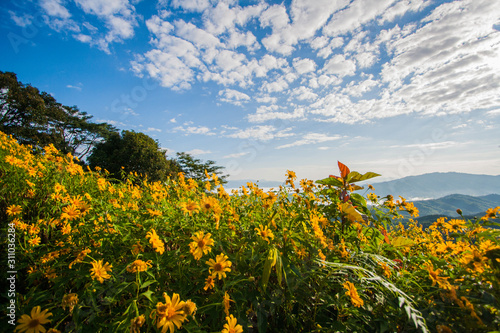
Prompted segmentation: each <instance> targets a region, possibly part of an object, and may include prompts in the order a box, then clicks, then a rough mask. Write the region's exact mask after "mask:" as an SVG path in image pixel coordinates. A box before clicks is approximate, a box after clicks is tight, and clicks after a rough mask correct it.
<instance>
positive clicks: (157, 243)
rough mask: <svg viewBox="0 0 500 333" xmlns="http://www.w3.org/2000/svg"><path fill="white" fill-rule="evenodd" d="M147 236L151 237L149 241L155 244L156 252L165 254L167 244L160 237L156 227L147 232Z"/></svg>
mask: <svg viewBox="0 0 500 333" xmlns="http://www.w3.org/2000/svg"><path fill="white" fill-rule="evenodd" d="M146 238H149V243H151V244H152V245H153V248H154V249H155V251H156V252H158V253H159V254H163V252H165V244H164V243H163V241H162V240H161V239H160V237H158V235H157V234H156V231H155V230H154V229H151V231H148V233H147V234H146Z"/></svg>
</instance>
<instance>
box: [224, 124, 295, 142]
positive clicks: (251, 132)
mask: <svg viewBox="0 0 500 333" xmlns="http://www.w3.org/2000/svg"><path fill="white" fill-rule="evenodd" d="M291 130H292V128H286V129H284V130H281V131H277V129H276V127H274V126H272V125H264V126H254V127H249V128H247V129H244V130H241V129H240V130H238V131H237V132H235V133H232V134H229V135H227V137H229V138H235V139H254V140H261V141H269V140H271V139H275V138H283V137H287V136H293V134H291V133H288V132H290V131H291Z"/></svg>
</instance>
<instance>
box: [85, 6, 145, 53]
mask: <svg viewBox="0 0 500 333" xmlns="http://www.w3.org/2000/svg"><path fill="white" fill-rule="evenodd" d="M75 3H76V4H77V5H78V6H79V7H80V8H81V9H82V10H83V11H84V12H85V13H86V14H90V15H95V16H97V17H98V18H100V19H101V20H103V21H104V23H105V25H106V27H107V28H108V32H107V34H106V35H105V36H104V37H97V36H96V37H95V42H94V44H95V45H97V46H98V47H99V48H100V49H101V50H103V51H105V52H108V53H109V52H110V51H109V44H110V43H115V42H122V41H123V40H124V39H130V38H132V37H133V36H134V28H135V27H137V26H138V23H137V18H136V13H135V8H134V6H133V5H132V4H130V3H129V1H128V0H75Z"/></svg>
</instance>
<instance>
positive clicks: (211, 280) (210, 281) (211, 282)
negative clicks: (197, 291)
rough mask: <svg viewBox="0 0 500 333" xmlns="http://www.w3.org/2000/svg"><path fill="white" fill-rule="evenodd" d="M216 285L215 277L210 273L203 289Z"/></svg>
mask: <svg viewBox="0 0 500 333" xmlns="http://www.w3.org/2000/svg"><path fill="white" fill-rule="evenodd" d="M213 287H214V277H213V276H212V275H209V276H208V277H207V279H206V280H205V287H203V289H205V290H207V289H212V288H213Z"/></svg>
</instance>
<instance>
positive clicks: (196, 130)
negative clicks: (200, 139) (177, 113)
mask: <svg viewBox="0 0 500 333" xmlns="http://www.w3.org/2000/svg"><path fill="white" fill-rule="evenodd" d="M187 124H189V123H187ZM187 124H186V123H184V126H187V127H182V126H177V127H175V128H174V129H173V131H174V132H184V133H185V134H186V135H188V134H201V135H215V133H214V132H212V130H210V128H208V127H206V126H188V125H187Z"/></svg>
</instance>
